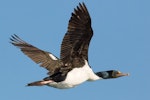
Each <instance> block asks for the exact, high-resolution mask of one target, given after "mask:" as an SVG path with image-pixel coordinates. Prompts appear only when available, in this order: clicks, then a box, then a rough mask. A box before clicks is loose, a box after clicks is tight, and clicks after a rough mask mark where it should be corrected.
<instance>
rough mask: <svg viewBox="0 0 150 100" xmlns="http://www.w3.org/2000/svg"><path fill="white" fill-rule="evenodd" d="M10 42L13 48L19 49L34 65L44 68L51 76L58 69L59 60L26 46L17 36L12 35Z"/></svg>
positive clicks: (49, 54)
mask: <svg viewBox="0 0 150 100" xmlns="http://www.w3.org/2000/svg"><path fill="white" fill-rule="evenodd" d="M10 40H11V43H12V44H13V45H14V46H17V47H19V48H20V49H21V51H22V52H23V53H24V54H26V55H27V56H28V57H30V58H31V59H32V60H33V61H34V62H35V63H37V64H40V66H42V67H44V68H46V69H47V70H48V71H49V73H50V74H53V73H54V72H55V70H56V69H57V67H58V68H59V67H60V66H59V59H58V58H57V57H55V56H54V55H53V54H51V53H49V52H46V51H43V50H40V49H38V48H36V47H34V46H32V45H31V44H28V43H27V42H25V41H23V40H22V39H20V38H19V37H18V36H17V35H13V36H12V37H11V38H10Z"/></svg>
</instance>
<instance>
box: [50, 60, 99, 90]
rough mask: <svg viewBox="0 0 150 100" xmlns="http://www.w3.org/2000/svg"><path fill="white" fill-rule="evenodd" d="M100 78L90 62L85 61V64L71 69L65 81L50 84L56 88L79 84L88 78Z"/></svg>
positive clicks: (90, 79)
mask: <svg viewBox="0 0 150 100" xmlns="http://www.w3.org/2000/svg"><path fill="white" fill-rule="evenodd" d="M98 79H100V78H99V77H98V76H97V75H95V73H94V72H93V71H92V69H91V68H90V67H89V65H88V62H87V61H85V65H84V66H83V67H81V68H74V69H73V70H71V71H70V72H69V73H68V74H67V77H66V79H65V80H64V81H62V82H59V83H56V82H53V83H49V84H48V85H50V86H52V87H55V88H61V89H63V88H71V87H75V86H76V85H79V84H81V83H83V82H85V81H87V80H89V81H92V80H98Z"/></svg>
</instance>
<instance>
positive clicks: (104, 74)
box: [95, 71, 111, 79]
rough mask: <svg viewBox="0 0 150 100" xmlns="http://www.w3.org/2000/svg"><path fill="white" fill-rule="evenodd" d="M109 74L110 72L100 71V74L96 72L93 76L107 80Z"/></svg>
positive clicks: (109, 76)
mask: <svg viewBox="0 0 150 100" xmlns="http://www.w3.org/2000/svg"><path fill="white" fill-rule="evenodd" d="M110 72H111V71H102V72H97V73H95V74H96V75H97V76H98V77H100V78H102V79H109V78H111V73H110Z"/></svg>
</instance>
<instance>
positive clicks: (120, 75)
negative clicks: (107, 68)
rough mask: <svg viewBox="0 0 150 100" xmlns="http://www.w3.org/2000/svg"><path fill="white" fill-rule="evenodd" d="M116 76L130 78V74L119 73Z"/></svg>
mask: <svg viewBox="0 0 150 100" xmlns="http://www.w3.org/2000/svg"><path fill="white" fill-rule="evenodd" d="M116 76H117V77H122V76H129V73H121V72H119V73H117V74H116Z"/></svg>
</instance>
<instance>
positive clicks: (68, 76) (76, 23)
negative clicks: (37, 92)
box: [10, 3, 129, 89]
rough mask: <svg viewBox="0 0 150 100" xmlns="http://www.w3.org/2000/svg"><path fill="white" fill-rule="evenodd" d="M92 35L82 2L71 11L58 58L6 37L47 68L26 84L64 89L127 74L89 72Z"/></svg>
mask: <svg viewBox="0 0 150 100" xmlns="http://www.w3.org/2000/svg"><path fill="white" fill-rule="evenodd" d="M92 36H93V30H92V27H91V18H90V15H89V12H88V10H87V8H86V6H85V4H84V3H79V5H78V6H77V7H76V8H75V9H74V12H73V13H72V14H71V18H70V20H69V24H68V30H67V32H66V34H65V36H64V38H63V41H62V44H61V53H60V58H57V57H56V56H54V55H53V54H52V53H50V52H47V51H44V50H41V49H39V48H37V47H35V46H33V45H31V44H29V43H27V42H26V41H24V40H22V39H21V38H20V37H18V36H17V35H15V34H14V35H12V37H11V38H10V40H11V43H12V44H13V45H14V46H17V47H18V48H20V50H21V51H22V52H23V53H24V54H25V55H27V56H28V57H29V58H31V59H32V60H33V61H34V62H35V63H37V64H39V65H40V66H41V67H43V68H46V69H47V70H48V77H46V78H44V79H42V80H40V81H35V82H32V83H29V84H27V86H44V85H46V86H50V87H54V88H59V89H67V88H72V87H75V86H77V85H79V84H81V83H83V82H85V81H95V80H100V79H114V78H118V77H122V76H128V75H129V74H128V73H121V72H120V71H117V70H108V71H100V72H96V73H95V72H93V70H92V69H91V67H90V65H89V63H88V48H89V44H90V40H91V38H92Z"/></svg>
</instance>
